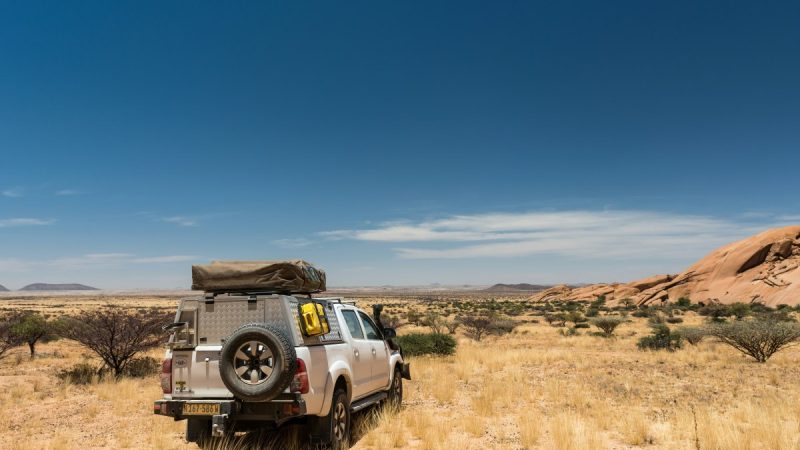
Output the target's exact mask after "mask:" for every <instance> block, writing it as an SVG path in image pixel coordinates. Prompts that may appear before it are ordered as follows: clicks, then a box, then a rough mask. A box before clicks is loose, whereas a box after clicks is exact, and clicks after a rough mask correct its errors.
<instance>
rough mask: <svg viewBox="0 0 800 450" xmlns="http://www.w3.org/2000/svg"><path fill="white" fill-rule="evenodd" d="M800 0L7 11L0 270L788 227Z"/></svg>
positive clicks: (457, 250)
mask: <svg viewBox="0 0 800 450" xmlns="http://www.w3.org/2000/svg"><path fill="white" fill-rule="evenodd" d="M798 23H800V7H798V5H797V3H794V2H757V3H754V2H680V1H671V2H641V1H631V2H614V3H607V2H606V3H600V2H501V3H497V2H457V3H453V2H435V1H425V2H410V1H409V2H375V1H370V2H282V3H273V2H238V3H235V4H234V5H231V4H220V3H218V2H144V1H137V2H90V1H87V2H78V3H65V2H46V1H36V2H29V1H15V2H3V3H2V4H0V61H2V70H0V164H1V165H0V168H1V170H0V284H3V285H5V286H7V287H9V288H18V287H21V286H22V285H24V284H27V283H31V282H82V283H87V284H92V285H95V286H98V287H103V288H181V287H187V286H188V285H189V278H190V276H189V275H190V270H189V266H190V264H191V263H194V262H202V261H208V260H212V259H273V258H294V257H302V258H305V259H308V260H310V261H313V262H315V263H317V264H318V265H320V266H322V267H323V268H325V269H326V270H327V271H328V273H329V283H330V284H331V285H356V284H358V285H375V284H426V283H433V282H439V283H457V284H462V283H469V284H485V283H493V282H540V283H555V282H592V281H614V280H620V281H624V280H628V279H633V278H637V277H640V276H646V275H650V274H653V273H663V272H678V271H680V270H682V269H683V268H684V267H685V266H686V265H687V264H689V263H691V262H692V261H694V260H695V259H697V258H699V257H701V256H703V255H704V254H705V253H706V252H707V251H709V250H711V249H713V248H714V247H716V246H718V245H720V244H723V243H726V242H728V241H730V240H733V239H737V238H740V237H744V236H747V235H749V234H751V233H754V232H756V231H758V230H762V229H765V228H769V227H772V226H778V225H785V224H791V223H800V200H798V196H797V181H796V178H797V176H796V173H797V168H798V160H799V158H798V156H800V149H799V148H798V144H800V126H798V124H800V108H798V105H800V83H798V80H800V58H798V55H800V27H798V26H797V24H798Z"/></svg>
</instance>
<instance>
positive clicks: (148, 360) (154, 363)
mask: <svg viewBox="0 0 800 450" xmlns="http://www.w3.org/2000/svg"><path fill="white" fill-rule="evenodd" d="M160 371H161V363H160V362H159V361H158V360H157V359H155V358H153V357H150V356H145V357H142V358H133V359H131V360H130V362H128V364H126V365H125V368H124V369H122V376H124V377H131V378H145V377H149V376H150V375H155V374H157V373H159V372H160Z"/></svg>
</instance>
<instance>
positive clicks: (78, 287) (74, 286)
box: [20, 283, 98, 291]
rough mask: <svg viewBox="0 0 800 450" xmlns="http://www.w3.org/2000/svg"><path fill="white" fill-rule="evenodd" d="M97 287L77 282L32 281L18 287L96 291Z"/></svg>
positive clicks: (45, 289) (41, 289) (26, 288)
mask: <svg viewBox="0 0 800 450" xmlns="http://www.w3.org/2000/svg"><path fill="white" fill-rule="evenodd" d="M96 290H98V289H97V288H93V287H91V286H86V285H83V284H77V283H67V284H48V283H33V284H29V285H27V286H25V287H24V288H22V289H20V291H96Z"/></svg>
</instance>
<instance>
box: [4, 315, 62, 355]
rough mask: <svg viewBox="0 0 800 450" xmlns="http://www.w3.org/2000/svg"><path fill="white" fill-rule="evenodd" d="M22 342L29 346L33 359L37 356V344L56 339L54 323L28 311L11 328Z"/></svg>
mask: <svg viewBox="0 0 800 450" xmlns="http://www.w3.org/2000/svg"><path fill="white" fill-rule="evenodd" d="M11 331H12V333H14V334H15V335H16V336H17V337H18V338H19V339H20V340H21V342H24V343H27V344H28V349H29V350H30V352H31V359H33V358H34V357H35V356H36V344H37V343H39V342H48V341H51V340H53V339H55V338H56V335H55V333H54V332H53V325H52V323H50V322H48V321H47V319H45V317H44V316H42V315H41V314H39V313H37V312H32V311H28V312H25V313H23V314H22V315H20V316H19V320H18V321H17V323H15V324H14V326H13V327H12V328H11Z"/></svg>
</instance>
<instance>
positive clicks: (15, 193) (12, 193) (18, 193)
mask: <svg viewBox="0 0 800 450" xmlns="http://www.w3.org/2000/svg"><path fill="white" fill-rule="evenodd" d="M24 193H25V190H24V189H22V188H21V187H14V188H9V189H5V190H2V191H0V195H2V196H3V197H10V198H16V197H22V195H23V194H24Z"/></svg>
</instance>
